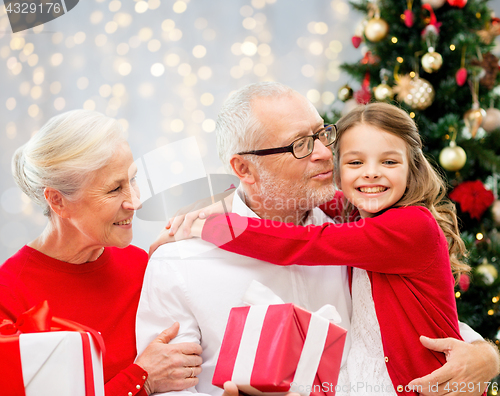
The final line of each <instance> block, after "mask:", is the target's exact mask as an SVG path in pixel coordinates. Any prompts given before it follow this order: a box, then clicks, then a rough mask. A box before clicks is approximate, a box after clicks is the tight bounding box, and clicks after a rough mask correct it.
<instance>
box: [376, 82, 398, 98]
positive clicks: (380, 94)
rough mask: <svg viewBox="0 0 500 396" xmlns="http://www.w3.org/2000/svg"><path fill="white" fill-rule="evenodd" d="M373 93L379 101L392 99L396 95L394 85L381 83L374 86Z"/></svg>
mask: <svg viewBox="0 0 500 396" xmlns="http://www.w3.org/2000/svg"><path fill="white" fill-rule="evenodd" d="M373 95H374V96H375V99H377V100H379V101H384V100H391V99H392V98H393V96H394V92H393V91H392V87H390V86H389V85H387V84H380V85H377V86H376V87H375V88H373Z"/></svg>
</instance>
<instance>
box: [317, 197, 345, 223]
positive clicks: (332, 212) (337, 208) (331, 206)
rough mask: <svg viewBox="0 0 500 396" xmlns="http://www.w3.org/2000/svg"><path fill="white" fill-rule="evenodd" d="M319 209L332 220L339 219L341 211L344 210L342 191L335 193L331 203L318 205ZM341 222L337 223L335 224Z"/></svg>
mask: <svg viewBox="0 0 500 396" xmlns="http://www.w3.org/2000/svg"><path fill="white" fill-rule="evenodd" d="M319 208H320V209H321V210H322V211H323V212H325V213H326V214H327V215H328V216H329V217H331V218H332V219H334V220H337V219H341V218H342V211H343V210H344V194H343V193H342V191H337V192H336V193H335V196H334V197H333V199H332V200H331V201H329V202H327V203H324V204H323V205H320V206H319ZM341 222H342V221H337V223H341Z"/></svg>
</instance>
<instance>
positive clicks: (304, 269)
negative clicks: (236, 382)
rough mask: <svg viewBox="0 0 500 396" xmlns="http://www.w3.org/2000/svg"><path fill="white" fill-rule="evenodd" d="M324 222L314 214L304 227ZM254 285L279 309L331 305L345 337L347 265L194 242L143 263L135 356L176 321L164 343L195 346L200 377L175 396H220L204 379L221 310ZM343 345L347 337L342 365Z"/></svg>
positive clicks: (211, 365) (239, 207)
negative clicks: (287, 260)
mask: <svg viewBox="0 0 500 396" xmlns="http://www.w3.org/2000/svg"><path fill="white" fill-rule="evenodd" d="M237 192H238V194H235V195H234V199H233V212H234V213H237V214H239V215H242V216H247V217H258V216H257V215H256V214H255V213H254V212H253V211H252V210H251V209H250V208H249V207H248V206H247V205H246V204H245V203H244V201H243V200H242V198H241V196H240V195H239V194H241V193H242V191H241V188H238V190H237ZM331 221H332V219H330V218H329V217H328V216H326V215H325V214H324V213H323V212H322V211H321V210H320V209H318V208H316V209H314V210H312V211H311V213H310V215H309V216H308V218H307V220H306V222H305V224H306V225H307V224H323V223H326V222H331ZM186 255H189V257H186ZM183 257H184V258H183ZM254 279H255V280H257V281H259V282H260V283H262V284H263V285H265V286H267V287H268V288H270V289H271V290H272V291H273V292H274V293H275V294H276V295H278V296H279V297H281V299H282V300H283V301H285V302H286V303H288V302H292V303H294V304H296V305H298V306H301V307H303V308H305V309H307V310H309V311H316V310H318V309H319V308H321V307H322V306H323V305H325V304H332V305H334V306H335V307H336V309H337V311H338V312H339V314H340V316H341V318H342V322H341V323H340V324H339V325H340V326H342V327H343V328H345V329H346V330H348V331H349V327H350V325H349V318H350V317H351V296H350V292H349V283H348V275H347V267H344V266H313V267H310V266H309V267H308V266H301V265H292V266H286V267H285V266H278V265H273V264H269V263H267V262H264V261H260V260H255V259H253V258H249V257H245V256H241V255H238V254H234V253H230V252H226V251H224V250H222V249H218V248H217V247H215V246H214V245H212V244H210V243H208V242H205V241H203V240H201V239H189V240H185V241H180V242H175V243H170V244H166V245H163V246H161V247H160V248H158V249H157V250H156V252H155V253H154V254H153V256H152V257H151V259H150V261H149V264H148V268H147V270H146V274H145V277H144V285H143V288H142V293H141V299H140V302H139V308H138V312H137V323H136V332H137V351H138V353H139V354H140V353H141V352H142V351H144V349H145V348H146V347H147V346H148V344H149V343H150V342H151V341H153V340H154V339H155V338H156V337H157V336H158V335H159V334H160V333H161V332H162V331H163V330H165V329H166V328H168V327H170V326H171V325H172V324H173V323H174V322H176V321H177V322H179V323H180V329H179V334H178V336H177V337H176V338H175V339H174V340H173V341H172V342H171V343H180V342H196V343H200V344H201V346H202V348H203V353H202V355H201V356H202V358H203V364H202V368H203V371H202V372H201V374H199V375H198V378H199V380H200V381H199V384H198V385H197V386H196V389H194V388H190V389H188V390H185V391H181V392H175V393H176V394H186V395H187V394H191V392H199V393H205V394H210V395H216V396H218V395H221V394H222V389H220V388H217V387H215V386H213V385H212V377H213V373H214V369H215V365H216V363H217V357H218V354H219V349H220V346H221V342H222V338H223V336H224V330H225V327H226V323H227V319H228V316H229V311H230V310H231V308H233V307H237V306H243V305H245V304H244V303H243V301H242V297H243V295H244V293H245V291H246V289H247V288H248V286H249V285H250V283H251V281H252V280H254ZM348 334H349V332H348ZM349 346H350V340H349V336H348V337H347V340H346V344H345V348H344V355H343V357H342V364H344V363H345V359H346V356H347V352H348V350H349Z"/></svg>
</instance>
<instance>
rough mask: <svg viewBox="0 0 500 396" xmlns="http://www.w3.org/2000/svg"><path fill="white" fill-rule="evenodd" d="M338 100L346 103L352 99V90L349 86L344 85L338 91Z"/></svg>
mask: <svg viewBox="0 0 500 396" xmlns="http://www.w3.org/2000/svg"><path fill="white" fill-rule="evenodd" d="M338 96H339V99H340V100H341V101H342V102H346V101H348V100H349V99H351V98H352V88H351V87H350V86H349V85H347V84H346V85H344V86H343V87H341V88H340V89H339V95H338Z"/></svg>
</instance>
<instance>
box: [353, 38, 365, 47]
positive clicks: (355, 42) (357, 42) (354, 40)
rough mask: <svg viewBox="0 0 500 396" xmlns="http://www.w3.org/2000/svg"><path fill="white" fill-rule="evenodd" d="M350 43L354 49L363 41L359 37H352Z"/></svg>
mask: <svg viewBox="0 0 500 396" xmlns="http://www.w3.org/2000/svg"><path fill="white" fill-rule="evenodd" d="M351 41H352V45H353V46H354V48H358V47H359V45H360V44H361V41H363V39H362V38H361V37H360V36H352V37H351Z"/></svg>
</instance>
